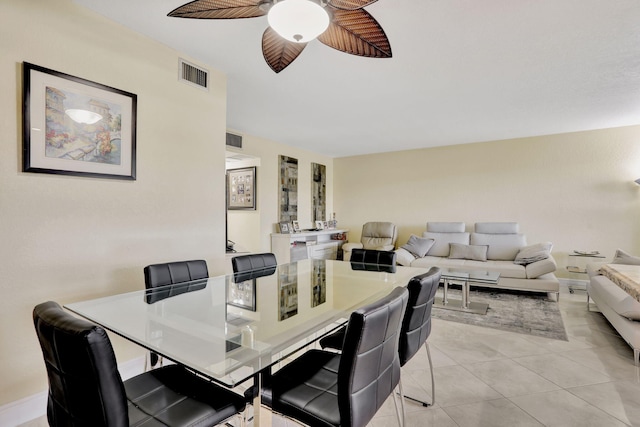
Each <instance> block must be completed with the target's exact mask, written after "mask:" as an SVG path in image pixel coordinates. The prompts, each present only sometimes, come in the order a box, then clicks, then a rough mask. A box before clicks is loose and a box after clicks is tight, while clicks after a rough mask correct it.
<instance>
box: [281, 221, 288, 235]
mask: <svg viewBox="0 0 640 427" xmlns="http://www.w3.org/2000/svg"><path fill="white" fill-rule="evenodd" d="M280 233H282V234H289V233H291V227H290V225H289V223H288V222H286V221H284V222H281V223H280Z"/></svg>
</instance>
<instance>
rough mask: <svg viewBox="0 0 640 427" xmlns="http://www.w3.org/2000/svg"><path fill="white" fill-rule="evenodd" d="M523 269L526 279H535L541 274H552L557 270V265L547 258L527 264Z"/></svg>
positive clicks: (554, 261)
mask: <svg viewBox="0 0 640 427" xmlns="http://www.w3.org/2000/svg"><path fill="white" fill-rule="evenodd" d="M524 269H525V272H526V273H527V279H535V278H536V277H539V276H542V275H543V274H547V273H553V272H554V271H556V270H557V269H558V265H557V264H556V260H555V259H553V257H552V256H549V258H546V259H543V260H540V261H536V262H532V263H531V264H528V265H527V266H525V268H524Z"/></svg>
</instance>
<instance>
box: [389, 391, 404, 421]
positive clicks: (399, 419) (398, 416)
mask: <svg viewBox="0 0 640 427" xmlns="http://www.w3.org/2000/svg"><path fill="white" fill-rule="evenodd" d="M398 386H400V383H398ZM391 395H392V396H393V404H394V405H395V407H396V417H397V418H398V426H399V427H404V405H402V414H400V410H399V409H398V398H397V397H396V393H391ZM400 402H402V387H401V386H400ZM401 404H402V403H401Z"/></svg>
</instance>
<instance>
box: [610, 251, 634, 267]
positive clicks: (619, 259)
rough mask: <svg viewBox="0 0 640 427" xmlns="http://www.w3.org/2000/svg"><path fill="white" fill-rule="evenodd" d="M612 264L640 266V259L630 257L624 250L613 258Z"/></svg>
mask: <svg viewBox="0 0 640 427" xmlns="http://www.w3.org/2000/svg"><path fill="white" fill-rule="evenodd" d="M611 264H627V265H640V257H637V256H633V255H630V254H628V253H626V252H625V251H623V250H622V249H618V250H617V251H616V254H615V255H614V256H613V261H611Z"/></svg>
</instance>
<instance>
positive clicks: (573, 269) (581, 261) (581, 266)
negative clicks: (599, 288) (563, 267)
mask: <svg viewBox="0 0 640 427" xmlns="http://www.w3.org/2000/svg"><path fill="white" fill-rule="evenodd" d="M604 258H605V257H604V256H602V255H600V252H598V251H576V250H574V251H573V252H572V253H570V254H569V265H567V271H568V272H569V273H574V274H580V275H586V274H587V264H588V263H589V262H591V261H594V260H595V259H604ZM576 290H581V291H585V290H586V287H582V286H581V287H579V288H578V287H576V285H569V293H573V292H574V291H576Z"/></svg>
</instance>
